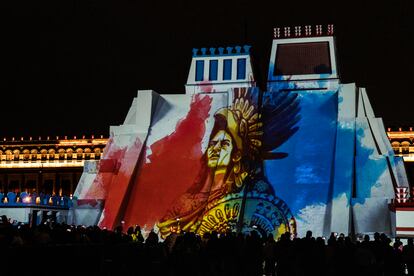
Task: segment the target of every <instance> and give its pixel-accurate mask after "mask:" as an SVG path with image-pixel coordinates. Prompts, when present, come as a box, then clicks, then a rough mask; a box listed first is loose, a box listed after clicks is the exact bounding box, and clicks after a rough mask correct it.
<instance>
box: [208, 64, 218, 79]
mask: <svg viewBox="0 0 414 276" xmlns="http://www.w3.org/2000/svg"><path fill="white" fill-rule="evenodd" d="M217 69H218V61H217V60H210V71H209V77H208V79H209V80H211V81H215V80H217Z"/></svg>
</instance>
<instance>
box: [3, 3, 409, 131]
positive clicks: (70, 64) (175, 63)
mask: <svg viewBox="0 0 414 276" xmlns="http://www.w3.org/2000/svg"><path fill="white" fill-rule="evenodd" d="M11 2H13V3H12V4H9V5H10V6H9V7H7V8H5V9H3V10H2V13H3V14H2V16H1V18H2V26H3V31H2V33H1V41H2V45H3V46H5V49H3V51H2V52H3V55H2V60H1V66H2V67H3V71H5V72H6V73H3V74H2V75H3V78H2V79H3V81H2V83H3V84H5V86H4V87H3V88H2V91H1V95H2V98H1V100H2V104H1V110H2V115H1V117H0V118H1V119H0V121H1V124H0V126H1V127H0V137H11V136H26V137H27V136H29V135H33V136H37V135H82V134H86V135H89V134H104V135H108V132H109V126H110V125H115V124H120V123H122V121H123V119H124V117H125V116H126V113H127V111H128V108H129V106H130V104H131V102H132V99H133V97H134V96H135V95H136V91H137V90H138V89H154V90H156V91H157V92H160V93H183V92H184V83H185V81H186V78H187V74H188V70H189V64H190V60H191V54H192V52H191V49H192V48H193V47H211V46H215V47H219V46H227V45H237V44H245V43H247V44H251V45H252V46H253V47H252V52H253V57H254V64H253V66H254V67H255V68H254V69H255V74H256V79H257V81H258V84H259V86H260V87H262V88H264V87H265V77H266V72H267V66H268V59H269V54H270V53H269V52H270V47H271V42H272V31H273V27H275V26H285V25H290V26H294V25H306V24H328V23H333V24H335V34H336V37H337V53H338V62H339V69H340V74H341V80H342V82H343V83H347V82H356V83H357V84H358V85H360V86H365V87H367V91H368V95H369V96H370V99H371V103H372V105H373V107H374V111H375V113H376V115H377V116H378V117H383V119H384V122H385V125H386V126H403V127H404V126H410V125H411V126H414V115H413V112H412V111H411V110H410V109H411V108H412V106H413V104H414V96H413V94H414V89H412V87H411V85H410V82H411V81H412V79H413V77H414V70H413V64H414V53H413V52H414V51H413V50H414V31H413V30H414V28H413V27H414V23H413V18H412V15H411V12H410V9H409V5H408V3H409V1H408V0H407V1H399V2H398V1H392V2H393V4H392V6H389V4H388V3H390V1H388V2H385V1H384V2H381V1H376V2H375V6H374V5H370V4H368V3H364V2H366V1H346V2H345V1H344V3H343V4H336V5H334V4H333V3H335V1H324V2H320V1H319V2H315V1H307V2H306V3H302V4H301V3H298V2H296V1H283V2H282V1H273V3H269V1H246V0H242V1H216V0H213V1H203V2H202V3H203V4H202V5H201V4H198V5H197V4H195V3H193V2H195V1H168V2H166V3H164V2H161V1H152V2H151V3H144V2H143V1H137V0H129V1H113V2H110V1H106V0H89V1H86V0H76V1H73V0H72V1H69V0H63V1H56V0H53V1H52V0H50V1H43V2H39V1H27V2H26V3H25V2H22V1H11ZM387 4H388V5H387Z"/></svg>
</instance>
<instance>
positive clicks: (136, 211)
mask: <svg viewBox="0 0 414 276" xmlns="http://www.w3.org/2000/svg"><path fill="white" fill-rule="evenodd" d="M211 102H212V98H211V97H209V96H206V95H196V96H195V98H194V100H193V102H192V103H191V106H190V111H189V113H188V114H187V116H186V117H185V118H184V119H182V120H181V121H180V122H179V123H178V124H177V126H176V129H175V132H174V133H172V134H170V135H168V136H166V137H164V138H162V139H160V140H159V141H157V142H155V143H154V144H152V145H151V152H152V154H151V155H150V156H148V159H149V160H150V162H149V163H145V164H143V165H142V167H141V168H140V171H139V172H138V174H137V177H136V180H135V183H134V186H133V188H132V192H131V197H130V200H129V203H128V206H127V208H126V213H125V216H124V220H125V225H126V226H128V225H134V224H139V225H141V226H144V225H147V226H149V227H152V226H153V225H154V224H155V223H156V222H157V221H158V220H159V219H160V218H161V217H163V216H164V215H165V213H166V212H167V210H168V209H169V207H170V205H171V203H172V202H173V201H174V200H175V199H176V198H177V197H178V196H180V195H181V194H183V193H184V192H185V191H186V190H187V189H188V188H189V187H190V186H191V184H192V183H193V182H194V179H195V178H196V176H197V174H198V172H199V170H200V160H201V157H202V155H203V153H202V149H201V141H202V138H203V137H204V134H205V121H206V119H207V118H208V116H209V112H210V109H211ZM144 158H145V157H144ZM144 160H145V159H144Z"/></svg>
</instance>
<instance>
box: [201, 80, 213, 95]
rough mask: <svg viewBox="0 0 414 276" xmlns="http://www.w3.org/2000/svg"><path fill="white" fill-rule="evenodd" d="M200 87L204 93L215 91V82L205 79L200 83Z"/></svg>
mask: <svg viewBox="0 0 414 276" xmlns="http://www.w3.org/2000/svg"><path fill="white" fill-rule="evenodd" d="M200 89H201V91H202V92H204V93H211V92H213V84H212V83H211V81H203V82H201V84H200Z"/></svg>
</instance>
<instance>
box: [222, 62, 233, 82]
mask: <svg viewBox="0 0 414 276" xmlns="http://www.w3.org/2000/svg"><path fill="white" fill-rule="evenodd" d="M231 62H232V60H231V59H225V60H224V70H223V80H231Z"/></svg>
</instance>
